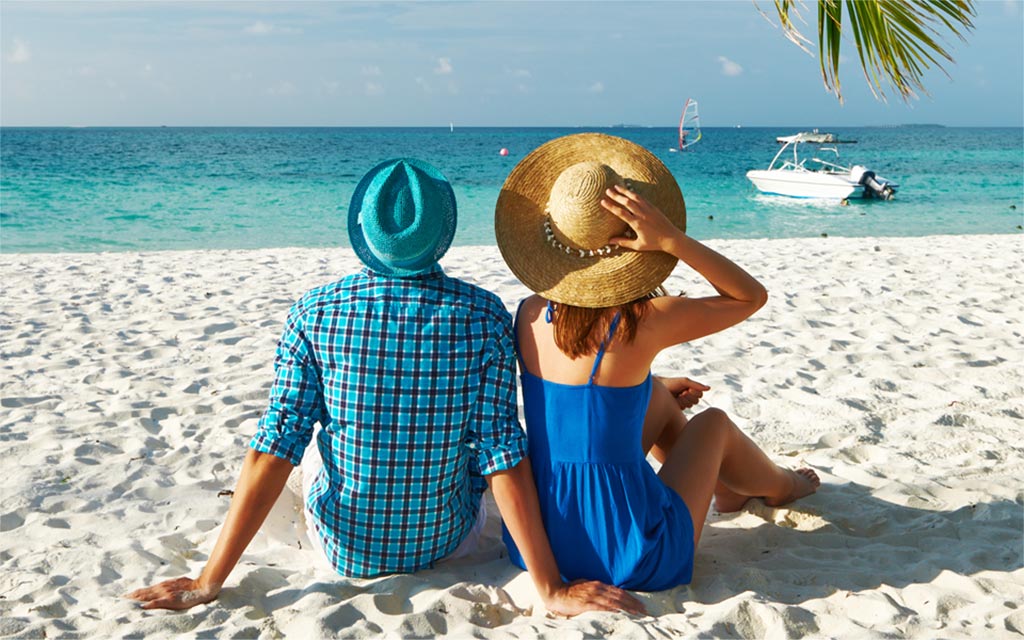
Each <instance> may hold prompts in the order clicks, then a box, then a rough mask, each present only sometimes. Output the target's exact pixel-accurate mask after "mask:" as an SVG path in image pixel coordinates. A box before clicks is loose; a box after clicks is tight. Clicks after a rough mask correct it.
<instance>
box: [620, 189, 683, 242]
mask: <svg viewBox="0 0 1024 640" xmlns="http://www.w3.org/2000/svg"><path fill="white" fill-rule="evenodd" d="M605 196H606V197H605V198H604V199H602V200H601V206H602V207H604V208H605V209H607V210H608V211H610V212H611V213H612V214H614V215H615V216H616V217H618V218H619V219H620V220H622V221H623V222H625V223H626V224H628V225H629V228H630V229H631V230H632V237H628V236H618V237H615V238H611V239H610V240H609V242H610V243H611V244H615V245H618V246H620V247H625V248H627V249H632V250H634V251H664V252H666V253H671V252H672V246H673V243H674V242H675V241H676V240H677V239H678V238H679V236H681V235H683V232H682V231H680V230H679V228H678V227H676V226H675V225H674V224H672V222H671V221H670V220H669V219H668V218H666V217H665V214H664V213H662V212H661V209H659V208H658V207H656V206H654V205H653V204H651V203H650V202H648V201H647V200H645V199H644V198H643V196H641V195H640V194H638V193H636V192H635V191H630V190H629V189H627V188H625V187H621V186H618V185H616V186H614V187H612V188H610V189H608V190H607V191H605Z"/></svg>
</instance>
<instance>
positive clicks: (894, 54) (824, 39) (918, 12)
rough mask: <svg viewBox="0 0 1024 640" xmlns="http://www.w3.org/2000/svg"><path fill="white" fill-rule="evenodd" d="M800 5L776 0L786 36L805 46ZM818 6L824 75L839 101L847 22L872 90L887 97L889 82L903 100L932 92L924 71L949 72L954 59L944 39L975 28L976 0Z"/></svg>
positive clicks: (850, 0)
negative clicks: (797, 20)
mask: <svg viewBox="0 0 1024 640" xmlns="http://www.w3.org/2000/svg"><path fill="white" fill-rule="evenodd" d="M796 4H797V3H796V2H795V0H775V9H776V11H777V13H778V15H779V22H780V24H781V25H782V29H783V31H784V32H785V33H786V37H787V38H789V39H790V40H792V41H793V42H795V43H797V44H798V45H799V46H801V48H803V49H804V50H805V51H806V50H807V48H806V46H804V45H803V44H802V43H806V42H808V41H807V39H806V38H805V37H804V36H803V35H802V34H801V33H800V32H799V30H798V29H797V27H796V26H795V25H794V23H793V20H792V18H791V15H799V13H798V9H797V7H796ZM817 5H818V57H819V61H820V66H821V77H822V81H823V82H824V83H825V88H826V89H827V90H828V91H829V92H831V93H833V94H835V96H836V97H837V98H838V99H839V101H840V102H842V100H843V96H842V90H841V86H840V81H839V66H840V56H839V53H840V48H841V45H842V41H843V31H844V29H843V27H844V26H848V27H849V32H850V35H851V36H852V39H853V43H854V46H855V47H856V48H857V56H858V58H859V59H860V65H861V68H862V69H863V71H864V77H865V79H866V80H867V82H868V86H869V87H870V88H871V92H872V94H874V95H875V97H877V98H881V99H882V100H885V99H886V87H891V88H892V89H894V90H895V92H896V93H898V94H899V96H900V97H901V98H902V99H903V100H910V98H914V97H916V96H917V93H918V92H921V93H924V94H927V93H928V92H927V90H926V89H925V87H924V84H923V83H922V81H921V78H922V77H923V76H924V73H925V72H926V71H927V70H928V69H931V68H932V67H935V68H937V69H939V70H940V71H942V72H943V73H946V70H945V68H943V66H942V63H943V62H953V57H952V56H951V55H950V54H949V52H948V51H947V50H946V46H945V45H944V44H943V43H942V42H941V38H942V37H943V36H944V35H948V34H953V35H954V36H956V37H957V38H959V39H960V40H964V32H965V31H969V30H971V29H973V28H974V23H973V22H972V21H971V18H972V17H973V16H974V15H975V11H974V0H817ZM844 7H845V10H846V11H845V16H844V11H843V9H844ZM844 23H845V24H844ZM946 75H947V76H948V75H949V74H948V73H946Z"/></svg>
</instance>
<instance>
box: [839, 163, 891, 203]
mask: <svg viewBox="0 0 1024 640" xmlns="http://www.w3.org/2000/svg"><path fill="white" fill-rule="evenodd" d="M850 179H851V180H853V181H854V182H856V183H857V184H862V185H864V193H865V194H867V195H871V196H873V197H875V198H880V199H882V200H892V196H893V193H894V191H893V188H892V186H891V185H890V184H889V183H888V182H879V181H878V180H876V179H875V172H874V171H868V170H867V169H866V168H864V167H862V166H860V165H856V166H854V167H853V168H852V169H850Z"/></svg>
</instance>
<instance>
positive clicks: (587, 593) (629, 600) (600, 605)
mask: <svg viewBox="0 0 1024 640" xmlns="http://www.w3.org/2000/svg"><path fill="white" fill-rule="evenodd" d="M544 606H545V607H547V609H548V611H550V612H551V613H555V614H558V615H562V616H570V617H571V616H574V615H576V614H579V613H583V612H585V611H622V612H624V613H632V614H635V615H640V616H642V615H646V614H647V608H646V607H644V604H643V603H642V602H640V601H639V600H637V599H636V598H634V597H633V596H632V595H631V594H630V593H629V592H628V591H625V590H623V589H619V588H618V587H613V586H611V585H607V584H604V583H603V582H598V581H596V580H575V581H573V582H570V583H568V584H565V585H563V586H562V588H561V589H559V590H558V591H556V592H555V593H554V594H552V595H551V597H550V598H548V599H547V601H545V602H544Z"/></svg>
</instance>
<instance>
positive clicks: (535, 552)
mask: <svg viewBox="0 0 1024 640" xmlns="http://www.w3.org/2000/svg"><path fill="white" fill-rule="evenodd" d="M487 483H488V484H489V485H490V487H491V491H492V492H493V493H494V501H495V502H496V503H497V505H498V510H499V511H500V512H501V517H502V519H503V520H504V521H505V526H506V527H507V528H508V532H509V533H510V534H511V535H512V539H513V540H515V543H516V546H517V547H518V548H519V552H520V553H521V554H522V556H523V561H524V562H525V563H526V568H527V570H528V571H529V572H530V577H531V578H533V584H534V585H535V586H536V587H537V592H538V593H539V594H540V597H541V599H542V600H543V601H544V606H545V607H547V609H548V611H551V612H552V613H557V614H561V615H565V616H574V615H576V614H578V613H583V612H584V611H595V610H596V611H626V612H628V613H635V614H641V615H642V614H644V613H646V609H645V608H644V605H643V603H641V602H640V601H639V600H637V599H636V598H634V597H633V596H632V595H630V594H629V593H628V592H627V591H624V590H623V589H619V588H618V587H613V586H611V585H607V584H604V583H601V582H598V581H596V580H586V581H584V580H577V581H575V582H571V583H568V584H566V583H565V582H563V581H562V576H561V574H560V573H559V571H558V565H557V564H556V562H555V556H554V554H553V553H552V552H551V543H550V542H548V534H547V532H546V531H545V530H544V524H543V521H542V520H541V517H540V504H539V503H538V500H537V487H536V485H535V484H534V481H533V472H532V471H531V468H530V459H529V458H523V459H522V460H521V461H520V462H519V464H517V465H516V466H514V467H512V468H511V469H505V470H504V471H498V472H495V473H492V474H490V475H489V476H487Z"/></svg>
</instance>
